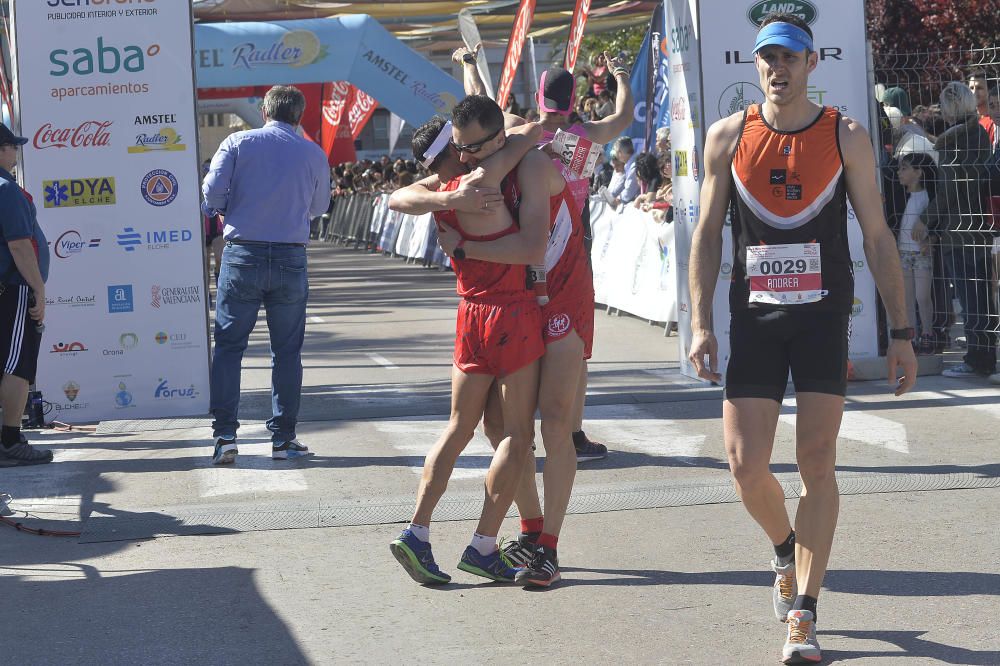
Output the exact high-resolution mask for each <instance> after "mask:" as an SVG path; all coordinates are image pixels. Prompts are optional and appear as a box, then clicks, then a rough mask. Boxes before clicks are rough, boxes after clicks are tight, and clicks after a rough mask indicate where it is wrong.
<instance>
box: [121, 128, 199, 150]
mask: <svg viewBox="0 0 1000 666" xmlns="http://www.w3.org/2000/svg"><path fill="white" fill-rule="evenodd" d="M160 150H167V151H182V150H187V146H186V145H185V144H183V143H181V135H180V134H178V133H177V130H175V129H174V128H172V127H163V128H161V129H160V131H159V132H157V133H156V134H149V133H146V132H140V133H138V134H136V136H135V145H132V146H129V147H128V152H130V153H151V152H156V151H160Z"/></svg>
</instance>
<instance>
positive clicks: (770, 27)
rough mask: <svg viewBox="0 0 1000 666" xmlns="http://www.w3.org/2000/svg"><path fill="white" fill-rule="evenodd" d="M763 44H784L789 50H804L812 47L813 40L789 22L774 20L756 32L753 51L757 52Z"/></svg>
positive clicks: (811, 49)
mask: <svg viewBox="0 0 1000 666" xmlns="http://www.w3.org/2000/svg"><path fill="white" fill-rule="evenodd" d="M765 46H784V47H785V48H786V49H788V50H790V51H795V52H799V51H804V50H806V49H809V50H810V51H814V50H815V49H813V40H812V38H811V37H809V33H808V32H806V31H805V30H803V29H802V28H800V27H798V26H796V25H792V24H791V23H782V22H781V21H776V22H774V23H769V24H767V25H766V26H764V27H763V28H761V31H760V32H758V33H757V43H756V44H754V47H753V52H754V55H756V54H757V52H758V51H760V50H761V49H762V48H764V47H765Z"/></svg>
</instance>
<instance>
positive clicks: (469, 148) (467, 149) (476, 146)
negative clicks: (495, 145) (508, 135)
mask: <svg viewBox="0 0 1000 666" xmlns="http://www.w3.org/2000/svg"><path fill="white" fill-rule="evenodd" d="M502 131H503V126H501V127H500V128H499V129H497V131H496V132H493V134H490V135H489V136H488V137H486V138H485V139H483V140H482V141H476V142H475V143H463V144H458V143H455V142H454V141H448V143H450V144H451V147H452V148H454V149H455V150H457V151H458V152H460V153H469V154H470V155H475V154H476V153H478V152H479V151H480V150H482V149H483V146H484V145H486V144H487V143H489V142H490V141H492V140H493V139H495V138H497V135H498V134H500V132H502Z"/></svg>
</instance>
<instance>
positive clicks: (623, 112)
mask: <svg viewBox="0 0 1000 666" xmlns="http://www.w3.org/2000/svg"><path fill="white" fill-rule="evenodd" d="M607 56H608V54H607V53H605V54H604V57H605V58H607ZM614 63H615V64H616V65H619V66H620V65H621V63H618V62H617V61H614ZM609 67H610V61H609ZM615 81H616V82H617V83H618V92H617V93H616V94H615V112H614V113H612V114H611V115H610V116H608V117H607V118H602V119H601V120H591V121H590V122H586V123H584V124H583V127H584V130H585V131H586V132H587V138H588V139H590V140H591V141H593V142H594V143H608V142H610V141H614V140H615V139H617V138H618V137H619V136H621V135H622V133H623V132H624V131H625V130H626V129H627V128H628V126H629V125H631V124H632V116H633V114H634V113H635V101H634V100H633V97H632V86H630V85H629V78H628V72H622V70H620V69H619V70H618V74H617V75H615Z"/></svg>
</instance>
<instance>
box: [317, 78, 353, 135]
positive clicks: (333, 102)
mask: <svg viewBox="0 0 1000 666" xmlns="http://www.w3.org/2000/svg"><path fill="white" fill-rule="evenodd" d="M350 91H351V84H350V83H347V82H346V81H335V82H334V83H331V84H330V95H329V97H327V99H325V100H324V101H323V117H324V118H325V119H326V122H328V123H329V124H331V125H337V124H339V123H340V116H341V115H342V114H343V112H344V105H345V104H346V103H347V94H348V93H349V92H350Z"/></svg>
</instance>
